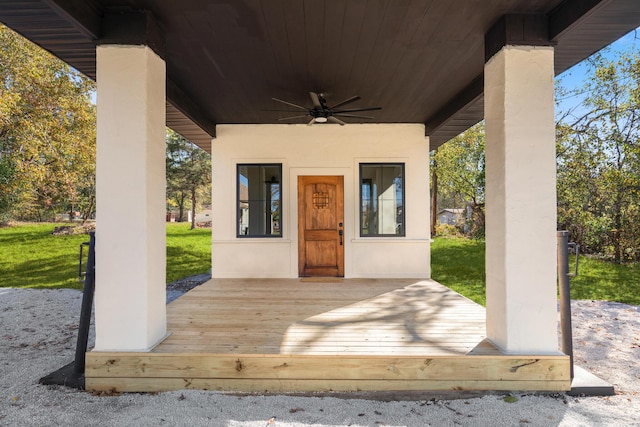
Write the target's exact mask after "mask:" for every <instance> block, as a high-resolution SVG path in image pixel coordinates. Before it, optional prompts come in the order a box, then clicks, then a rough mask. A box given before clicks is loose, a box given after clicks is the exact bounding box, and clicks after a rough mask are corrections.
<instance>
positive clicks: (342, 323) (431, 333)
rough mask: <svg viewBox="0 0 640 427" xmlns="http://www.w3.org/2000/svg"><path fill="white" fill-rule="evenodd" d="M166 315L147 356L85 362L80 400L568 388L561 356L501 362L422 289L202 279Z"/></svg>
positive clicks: (457, 309)
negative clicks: (160, 337)
mask: <svg viewBox="0 0 640 427" xmlns="http://www.w3.org/2000/svg"><path fill="white" fill-rule="evenodd" d="M167 316H168V332H169V333H170V336H169V337H168V338H167V339H166V340H164V341H163V342H162V343H161V344H159V345H158V346H157V347H156V348H155V349H154V350H153V351H152V352H150V353H106V352H90V353H88V354H87V369H86V384H87V389H89V390H109V391H113V390H115V391H162V390H175V389H183V388H196V389H210V390H228V391H242V392H304V391H316V392H337V391H442V390H538V391H562V390H568V389H569V388H570V379H569V360H568V357H567V356H564V355H558V356H539V355H538V356H537V355H518V356H509V355H504V354H501V353H500V352H499V351H498V350H497V349H496V348H495V347H493V346H492V345H491V344H490V343H489V342H488V341H486V339H485V338H486V332H485V310H484V308H483V307H481V306H479V305H477V304H476V303H474V302H472V301H469V300H468V299H466V298H464V297H463V296H461V295H459V294H457V293H456V292H453V291H452V290H450V289H448V288H446V287H444V286H442V285H440V284H438V283H436V282H434V281H432V280H408V279H343V280H341V279H336V280H329V279H321V280H309V279H213V280H211V281H209V282H207V283H206V284H203V285H201V286H199V287H198V288H196V289H194V290H192V291H190V292H188V293H187V294H186V295H184V296H183V297H181V298H179V299H178V300H176V301H174V302H172V303H171V304H169V306H168V308H167Z"/></svg>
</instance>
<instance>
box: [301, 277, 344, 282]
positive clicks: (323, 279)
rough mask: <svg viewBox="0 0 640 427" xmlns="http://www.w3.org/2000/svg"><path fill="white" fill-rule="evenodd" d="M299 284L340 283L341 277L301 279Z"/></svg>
mask: <svg viewBox="0 0 640 427" xmlns="http://www.w3.org/2000/svg"><path fill="white" fill-rule="evenodd" d="M300 281H301V282H324V283H342V277H301V278H300Z"/></svg>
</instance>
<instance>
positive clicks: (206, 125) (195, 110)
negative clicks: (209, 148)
mask: <svg viewBox="0 0 640 427" xmlns="http://www.w3.org/2000/svg"><path fill="white" fill-rule="evenodd" d="M167 101H168V102H169V103H170V104H171V105H173V106H174V107H175V108H176V109H177V110H178V111H179V112H180V113H182V114H183V115H184V116H185V117H186V118H188V119H189V120H191V121H192V122H193V123H195V124H196V125H197V126H198V127H199V128H200V129H202V130H203V131H204V132H206V133H207V134H208V135H209V136H210V137H211V138H215V137H216V122H214V121H213V120H211V119H210V118H208V116H207V114H205V112H204V111H203V109H202V108H200V107H199V106H198V105H197V104H196V103H195V102H193V100H192V99H191V98H190V97H189V96H188V95H186V94H185V93H184V92H183V91H182V89H180V87H179V86H178V85H176V84H175V83H174V82H172V81H171V80H170V79H169V78H167ZM168 125H169V123H168ZM183 136H185V137H187V136H186V135H183ZM194 142H195V141H194ZM205 151H206V150H205Z"/></svg>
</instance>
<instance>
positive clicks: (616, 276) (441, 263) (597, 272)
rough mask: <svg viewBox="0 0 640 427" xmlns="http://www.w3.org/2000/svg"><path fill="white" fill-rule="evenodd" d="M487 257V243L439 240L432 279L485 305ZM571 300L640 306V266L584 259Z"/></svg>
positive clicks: (434, 251)
mask: <svg viewBox="0 0 640 427" xmlns="http://www.w3.org/2000/svg"><path fill="white" fill-rule="evenodd" d="M484 255H485V251H484V241H480V240H467V239H460V238H436V239H435V240H434V242H433V244H432V245H431V276H432V277H433V279H434V280H436V281H438V282H440V283H442V284H443V285H446V286H448V287H450V288H451V289H453V290H454V291H456V292H458V293H461V294H462V295H464V296H466V297H467V298H469V299H471V300H473V301H475V302H477V303H478V304H482V305H485V303H486V300H485V280H484ZM571 262H573V260H571ZM571 265H572V266H573V263H572V264H571ZM571 298H572V299H591V300H606V301H617V302H622V303H626V304H633V305H640V265H639V264H625V265H617V264H612V263H609V262H605V261H600V260H596V259H593V258H589V257H586V256H581V257H580V268H579V272H578V276H577V277H574V278H571Z"/></svg>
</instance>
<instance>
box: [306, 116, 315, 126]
mask: <svg viewBox="0 0 640 427" xmlns="http://www.w3.org/2000/svg"><path fill="white" fill-rule="evenodd" d="M315 122H316V118H315V117H313V118H312V119H311V121H310V122H309V123H307V126H311V125H312V124H314V123H315Z"/></svg>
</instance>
